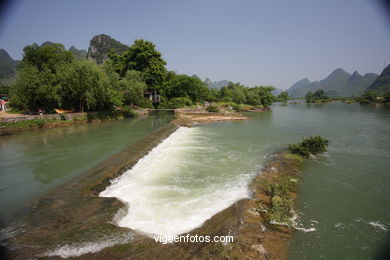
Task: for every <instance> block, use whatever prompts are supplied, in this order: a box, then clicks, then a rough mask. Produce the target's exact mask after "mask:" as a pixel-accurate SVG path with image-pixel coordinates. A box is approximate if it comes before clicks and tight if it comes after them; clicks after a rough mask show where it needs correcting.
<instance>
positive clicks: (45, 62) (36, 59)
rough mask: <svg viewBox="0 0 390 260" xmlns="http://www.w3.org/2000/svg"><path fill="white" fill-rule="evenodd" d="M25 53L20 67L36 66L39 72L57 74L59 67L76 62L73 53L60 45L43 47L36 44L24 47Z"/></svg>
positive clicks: (53, 44)
mask: <svg viewBox="0 0 390 260" xmlns="http://www.w3.org/2000/svg"><path fill="white" fill-rule="evenodd" d="M23 52H24V54H23V59H22V61H21V62H20V64H19V67H20V68H23V67H24V66H35V67H36V68H37V70H38V71H39V72H42V71H44V70H50V72H52V73H55V72H56V69H57V68H58V66H59V65H61V64H69V63H71V62H72V61H73V60H74V57H73V55H72V53H71V52H69V51H67V50H65V48H64V46H63V45H62V44H59V43H52V44H46V45H42V46H38V45H37V44H35V43H34V44H32V45H28V46H26V47H24V48H23Z"/></svg>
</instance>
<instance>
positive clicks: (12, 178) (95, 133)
mask: <svg viewBox="0 0 390 260" xmlns="http://www.w3.org/2000/svg"><path fill="white" fill-rule="evenodd" d="M172 117H173V115H171V114H168V113H163V114H161V115H159V116H152V117H149V118H136V119H126V120H119V121H109V122H103V123H91V124H81V125H75V126H70V127H64V128H55V129H44V130H39V131H38V130H37V131H31V132H28V133H23V134H21V135H15V136H2V137H0V219H1V220H2V221H3V222H7V221H8V220H9V219H10V218H11V219H12V217H13V216H14V214H15V213H16V212H18V211H19V210H20V209H22V208H23V207H25V206H26V205H27V204H28V203H30V202H31V201H32V200H34V199H36V198H38V197H39V196H41V195H43V194H45V193H47V192H48V191H50V190H52V189H54V188H56V187H58V186H59V185H61V184H63V183H65V182H67V181H69V180H71V179H72V178H74V177H76V176H78V175H80V174H82V173H83V172H85V171H86V170H88V169H90V168H92V167H94V166H96V165H97V164H98V163H100V162H102V161H104V160H105V159H107V158H109V157H110V156H112V155H113V154H115V153H118V152H119V151H121V150H123V149H124V148H126V147H127V146H129V145H131V144H133V143H135V142H137V141H139V140H141V139H142V138H143V137H145V136H147V135H148V134H149V133H151V132H152V131H154V130H156V129H157V128H158V127H160V126H162V125H164V124H167V123H168V122H169V121H170V120H171V119H172Z"/></svg>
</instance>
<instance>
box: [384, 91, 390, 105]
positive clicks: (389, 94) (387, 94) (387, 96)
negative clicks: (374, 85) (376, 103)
mask: <svg viewBox="0 0 390 260" xmlns="http://www.w3.org/2000/svg"><path fill="white" fill-rule="evenodd" d="M383 100H384V101H385V102H387V103H388V102H390V90H386V91H385V92H383Z"/></svg>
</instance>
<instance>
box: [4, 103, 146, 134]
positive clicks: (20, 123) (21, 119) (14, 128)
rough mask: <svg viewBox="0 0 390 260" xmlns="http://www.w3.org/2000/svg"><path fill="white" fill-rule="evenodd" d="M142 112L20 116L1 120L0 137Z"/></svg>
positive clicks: (106, 119)
mask: <svg viewBox="0 0 390 260" xmlns="http://www.w3.org/2000/svg"><path fill="white" fill-rule="evenodd" d="M140 114H145V113H144V111H136V110H132V109H124V110H120V111H100V112H89V113H73V114H72V113H69V114H58V115H43V116H38V115H34V116H24V115H23V116H20V115H18V114H15V117H14V118H12V117H11V118H7V119H5V118H4V119H1V121H0V136H1V135H10V134H18V133H22V132H24V131H27V130H34V129H45V128H55V127H64V126H70V125H75V124H81V123H90V122H100V121H109V120H118V119H124V118H131V117H136V116H138V115H140Z"/></svg>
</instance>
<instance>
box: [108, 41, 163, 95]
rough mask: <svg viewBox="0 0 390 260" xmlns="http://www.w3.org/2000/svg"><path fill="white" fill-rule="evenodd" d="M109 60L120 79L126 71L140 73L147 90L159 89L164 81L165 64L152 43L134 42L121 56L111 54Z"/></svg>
mask: <svg viewBox="0 0 390 260" xmlns="http://www.w3.org/2000/svg"><path fill="white" fill-rule="evenodd" d="M110 59H111V60H112V61H113V63H114V64H115V68H116V70H117V72H118V73H119V75H120V76H121V77H125V75H126V73H127V71H128V70H136V71H140V72H141V73H142V79H143V80H144V81H145V83H146V84H147V85H148V87H149V88H156V87H159V86H161V85H162V83H163V82H164V80H165V77H166V68H165V65H166V62H165V61H164V60H163V58H162V56H161V53H160V52H158V51H157V50H156V46H155V45H154V44H153V43H152V42H149V41H145V40H142V39H141V40H135V42H134V44H133V45H132V46H130V48H129V49H128V50H127V51H125V52H124V53H123V54H122V55H118V54H114V53H111V54H110Z"/></svg>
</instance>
